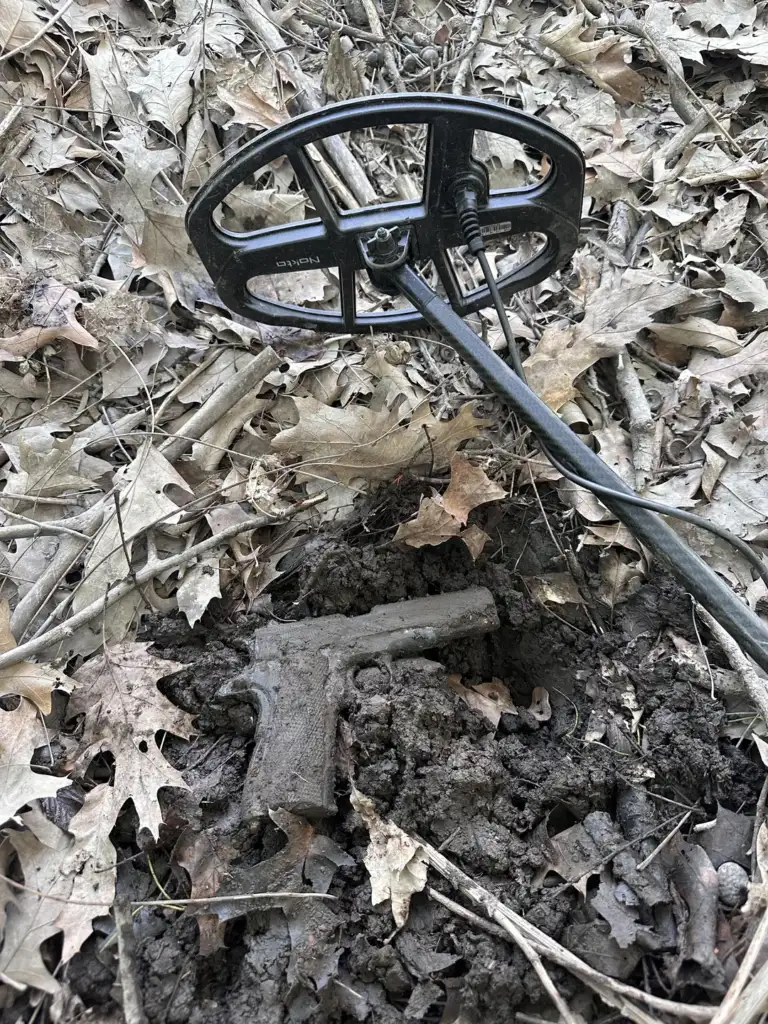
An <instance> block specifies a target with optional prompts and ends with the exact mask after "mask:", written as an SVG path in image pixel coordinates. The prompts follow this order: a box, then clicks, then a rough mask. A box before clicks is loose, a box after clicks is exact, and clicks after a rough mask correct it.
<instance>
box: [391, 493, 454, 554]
mask: <svg viewBox="0 0 768 1024" xmlns="http://www.w3.org/2000/svg"><path fill="white" fill-rule="evenodd" d="M460 529H461V524H460V523H459V521H458V519H456V518H455V517H454V516H452V515H451V513H450V512H448V511H447V510H446V509H444V508H443V506H442V504H441V502H439V501H438V500H436V499H435V498H422V499H421V503H420V504H419V511H418V512H417V514H416V517H415V518H414V519H411V520H410V521H409V522H407V523H401V524H400V525H399V526H398V528H397V532H396V533H395V536H394V539H395V540H396V541H400V542H401V543H402V544H408V545H409V547H412V548H423V547H425V546H426V545H429V546H431V547H434V546H436V545H437V544H443V543H444V542H445V541H447V540H449V539H450V538H451V537H456V536H457V535H458V533H459V530H460Z"/></svg>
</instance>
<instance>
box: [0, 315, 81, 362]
mask: <svg viewBox="0 0 768 1024" xmlns="http://www.w3.org/2000/svg"><path fill="white" fill-rule="evenodd" d="M59 339H61V341H71V342H74V343H75V345H84V346H85V347H86V348H98V347H99V343H98V341H97V340H96V339H95V338H94V337H93V335H92V334H89V333H88V331H86V329H85V328H84V327H81V326H80V325H79V324H78V325H77V326H76V327H71V326H69V325H64V326H63V327H27V328H25V330H23V331H19V333H18V334H14V335H12V336H11V337H10V338H0V362H2V360H3V356H4V355H5V354H6V353H7V354H8V355H9V356H12V357H14V358H20V359H21V358H24V357H26V356H29V355H32V353H33V352H36V351H37V350H38V349H39V348H42V347H43V345H50V344H51V342H53V341H57V340H59Z"/></svg>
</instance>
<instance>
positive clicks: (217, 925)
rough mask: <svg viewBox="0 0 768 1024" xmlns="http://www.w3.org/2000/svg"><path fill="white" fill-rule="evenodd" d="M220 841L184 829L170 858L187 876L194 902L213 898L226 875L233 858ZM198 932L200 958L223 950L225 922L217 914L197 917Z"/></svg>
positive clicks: (228, 849)
mask: <svg viewBox="0 0 768 1024" xmlns="http://www.w3.org/2000/svg"><path fill="white" fill-rule="evenodd" d="M234 852H235V851H234V850H233V849H231V848H230V847H229V846H228V845H227V844H226V843H224V842H223V841H222V840H221V839H220V837H217V841H216V842H215V843H214V841H213V840H212V839H211V837H210V836H209V835H207V834H206V833H204V832H196V831H195V830H194V829H193V828H191V827H188V828H185V829H184V831H183V832H182V833H181V835H180V836H179V838H178V840H177V841H176V845H175V846H174V848H173V853H172V858H173V860H175V861H176V863H177V864H180V865H181V866H182V867H183V868H184V870H185V871H186V872H187V873H188V874H189V878H190V882H191V883H192V888H191V891H190V896H191V897H192V899H193V900H199V899H206V898H208V897H209V896H215V895H216V893H217V892H218V891H219V887H220V885H221V883H222V882H223V881H224V879H225V878H227V877H228V875H229V861H230V859H231V857H232V856H233V854H234ZM195 916H196V917H197V926H198V928H199V930H200V947H199V949H200V956H211V954H213V953H215V952H216V950H217V949H223V948H224V931H225V929H226V922H225V921H222V920H220V919H219V918H218V917H217V916H216V914H196V915H195Z"/></svg>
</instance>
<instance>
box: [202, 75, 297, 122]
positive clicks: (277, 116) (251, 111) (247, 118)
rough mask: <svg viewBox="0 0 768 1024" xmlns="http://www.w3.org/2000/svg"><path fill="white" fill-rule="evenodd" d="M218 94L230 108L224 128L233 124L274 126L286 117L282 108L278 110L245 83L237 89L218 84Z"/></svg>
mask: <svg viewBox="0 0 768 1024" xmlns="http://www.w3.org/2000/svg"><path fill="white" fill-rule="evenodd" d="M216 91H217V94H218V96H219V97H220V98H221V99H222V100H223V101H224V102H225V103H226V104H227V106H228V107H231V108H232V111H233V113H232V116H231V117H230V119H229V121H227V123H226V124H225V125H224V127H225V128H229V127H231V126H232V125H233V124H250V125H256V126H257V127H258V128H274V127H275V126H276V125H278V124H282V123H283V122H284V121H285V120H286V119H287V117H288V115H287V114H286V112H285V111H284V110H278V109H277V108H276V107H273V106H272V104H271V103H268V102H267V101H266V100H265V99H262V97H261V96H259V94H258V93H257V92H255V90H254V89H253V88H252V87H251V86H250V85H249V84H248V83H247V82H244V83H242V84H241V85H240V86H239V87H238V88H237V89H227V88H226V87H225V86H221V85H220V86H219V87H218V89H217V90H216Z"/></svg>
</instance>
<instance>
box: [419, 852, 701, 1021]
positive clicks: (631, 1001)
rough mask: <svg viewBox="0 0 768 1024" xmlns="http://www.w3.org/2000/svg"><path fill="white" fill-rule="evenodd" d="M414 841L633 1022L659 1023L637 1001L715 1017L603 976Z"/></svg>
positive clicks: (458, 884)
mask: <svg viewBox="0 0 768 1024" xmlns="http://www.w3.org/2000/svg"><path fill="white" fill-rule="evenodd" d="M413 838H414V839H415V841H416V842H418V843H419V844H420V846H421V847H422V849H423V850H424V852H425V854H426V855H427V859H428V860H429V863H430V865H431V866H432V867H433V868H434V869H435V870H436V871H438V872H439V873H440V874H441V875H442V876H443V878H445V879H447V880H448V881H449V882H450V883H451V885H453V886H454V888H456V889H458V890H459V891H460V892H462V893H463V894H464V895H465V896H467V897H468V898H469V899H470V900H472V902H473V903H476V904H477V905H478V906H480V907H482V908H483V910H484V911H485V913H486V914H487V915H488V916H489V917H490V918H491V920H493V921H496V923H497V924H500V925H501V924H502V921H504V922H508V923H511V924H512V925H513V926H514V927H515V928H516V929H517V930H518V931H519V932H520V934H522V935H523V936H524V937H525V938H526V939H527V940H528V942H529V943H530V945H531V946H532V947H533V949H535V950H536V952H537V953H539V954H540V955H541V956H544V957H546V958H547V959H548V960H551V961H552V962H553V963H556V964H558V965H559V966H560V967H564V968H565V969H566V970H567V971H570V972H571V973H572V974H575V975H576V976H577V977H578V978H580V979H581V981H583V982H584V984H585V985H588V986H589V987H590V988H591V989H592V990H593V991H594V992H597V993H598V994H599V995H600V998H601V999H603V1001H604V1002H606V1003H608V1005H609V1006H613V1007H615V1008H616V1009H618V1010H620V1012H621V1013H624V1014H626V1015H627V1016H629V1017H631V1019H632V1020H635V1021H638V1022H640V1021H642V1022H644V1024H647V1022H648V1021H652V1020H655V1018H652V1017H649V1016H648V1014H646V1013H645V1012H644V1011H643V1010H640V1009H639V1008H638V1007H637V1006H636V1005H635V1002H638V1003H645V1005H646V1006H648V1007H649V1008H651V1009H653V1010H656V1011H658V1012H659V1013H668V1014H671V1015H673V1016H675V1017H683V1018H687V1019H688V1020H693V1021H710V1020H711V1019H712V1017H713V1016H714V1014H715V1007H713V1006H698V1005H695V1004H687V1005H686V1004H683V1003H676V1002H673V1001H672V1000H671V999H663V998H662V997H661V996H654V995H652V994H651V993H650V992H643V991H642V990H641V989H639V988H634V987H633V986H632V985H627V984H625V983H624V982H622V981H617V980H616V979H615V978H609V977H608V976H607V975H605V974H601V973H600V971H597V970H595V968H594V967H590V966H589V964H588V963H586V962H585V961H584V960H581V959H580V958H579V957H577V956H576V954H575V953H571V951H570V950H568V949H566V948H565V946H561V945H560V943H559V942H556V941H555V940H554V939H552V938H550V936H549V935H547V934H545V933H544V932H542V931H541V930H540V929H538V928H537V927H536V926H535V925H532V924H530V923H529V922H528V921H526V920H525V918H524V917H521V916H520V915H519V914H516V913H515V912H514V911H513V910H510V908H509V907H508V906H506V904H504V903H502V902H501V900H499V899H498V898H497V897H496V896H494V895H493V894H492V893H491V892H489V891H488V890H487V889H485V888H483V886H481V885H480V884H479V883H477V882H475V881H474V880H473V879H472V878H470V877H469V875H466V874H464V872H463V871H462V870H461V869H460V868H457V867H456V866H455V865H453V864H451V862H450V861H449V860H448V859H447V858H446V857H444V856H443V855H442V853H439V852H438V851H437V850H436V849H435V848H434V847H433V846H430V845H429V844H428V843H426V842H424V840H423V839H418V838H416V837H413ZM502 927H503V925H502ZM505 931H507V932H508V929H506V928H505ZM508 934H509V932H508Z"/></svg>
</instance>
